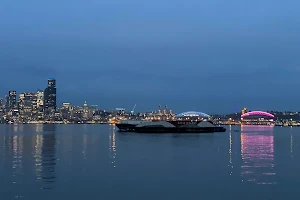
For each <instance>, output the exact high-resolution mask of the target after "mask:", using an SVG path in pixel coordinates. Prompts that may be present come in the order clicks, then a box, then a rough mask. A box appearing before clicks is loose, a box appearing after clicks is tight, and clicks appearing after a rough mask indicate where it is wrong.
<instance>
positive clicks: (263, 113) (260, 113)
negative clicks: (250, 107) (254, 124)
mask: <svg viewBox="0 0 300 200" xmlns="http://www.w3.org/2000/svg"><path fill="white" fill-rule="evenodd" d="M252 115H264V116H268V117H271V118H274V115H272V114H270V113H267V112H264V111H252V112H247V113H245V114H243V115H242V116H241V118H244V117H248V116H252Z"/></svg>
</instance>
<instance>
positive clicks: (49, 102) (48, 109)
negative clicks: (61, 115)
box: [43, 79, 56, 119]
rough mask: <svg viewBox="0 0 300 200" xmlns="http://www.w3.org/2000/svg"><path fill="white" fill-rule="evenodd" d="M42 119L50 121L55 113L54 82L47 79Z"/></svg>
mask: <svg viewBox="0 0 300 200" xmlns="http://www.w3.org/2000/svg"><path fill="white" fill-rule="evenodd" d="M43 103H44V117H45V118H46V119H52V118H53V117H54V116H55V112H56V80H55V79H48V87H47V88H46V89H45V91H44V102H43Z"/></svg>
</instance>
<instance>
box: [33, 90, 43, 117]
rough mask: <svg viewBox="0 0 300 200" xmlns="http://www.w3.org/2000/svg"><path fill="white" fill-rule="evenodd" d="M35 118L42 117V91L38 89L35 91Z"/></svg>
mask: <svg viewBox="0 0 300 200" xmlns="http://www.w3.org/2000/svg"><path fill="white" fill-rule="evenodd" d="M35 104H36V118H37V120H41V119H43V118H44V92H43V91H41V90H38V91H37V93H36V102H35Z"/></svg>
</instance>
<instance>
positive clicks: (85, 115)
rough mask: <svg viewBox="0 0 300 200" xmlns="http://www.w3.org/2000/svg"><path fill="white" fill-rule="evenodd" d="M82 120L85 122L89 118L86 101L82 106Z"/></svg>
mask: <svg viewBox="0 0 300 200" xmlns="http://www.w3.org/2000/svg"><path fill="white" fill-rule="evenodd" d="M83 118H84V119H85V120H87V119H88V118H89V107H88V105H87V103H86V101H85V102H84V104H83Z"/></svg>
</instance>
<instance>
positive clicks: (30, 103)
mask: <svg viewBox="0 0 300 200" xmlns="http://www.w3.org/2000/svg"><path fill="white" fill-rule="evenodd" d="M36 101H37V96H36V94H35V93H33V92H25V93H21V94H20V99H19V113H20V116H21V117H22V118H23V119H32V118H33V117H34V116H35V114H36Z"/></svg>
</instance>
